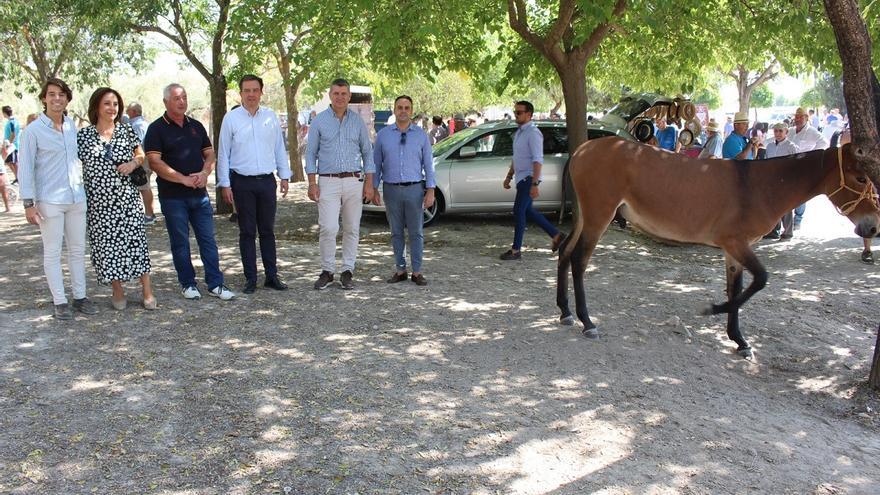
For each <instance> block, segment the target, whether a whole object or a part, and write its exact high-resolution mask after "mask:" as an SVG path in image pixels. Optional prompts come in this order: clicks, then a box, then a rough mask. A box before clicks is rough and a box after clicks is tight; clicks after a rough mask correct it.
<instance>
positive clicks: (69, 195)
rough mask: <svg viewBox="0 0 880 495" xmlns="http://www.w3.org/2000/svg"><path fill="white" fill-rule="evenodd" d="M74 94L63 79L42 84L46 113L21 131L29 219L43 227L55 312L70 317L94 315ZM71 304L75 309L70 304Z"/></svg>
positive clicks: (21, 179) (22, 175) (24, 198)
mask: <svg viewBox="0 0 880 495" xmlns="http://www.w3.org/2000/svg"><path fill="white" fill-rule="evenodd" d="M71 98H73V93H72V92H71V91H70V88H69V87H68V86H67V84H65V83H64V81H62V80H61V79H57V78H50V79H49V80H48V81H46V83H45V84H43V88H42V90H41V91H40V100H41V101H42V102H43V108H44V111H43V113H42V114H40V116H39V117H38V118H37V120H36V121H35V122H34V123H33V124H31V125H29V126H27V128H25V130H24V132H23V133H22V135H21V150H20V151H19V184H20V185H19V187H20V188H21V189H20V190H21V197H22V202H23V204H24V208H25V210H24V212H25V216H26V217H27V220H28V222H30V223H32V224H34V225H38V226H39V227H40V234H41V236H42V239H43V269H44V270H45V272H46V280H47V282H48V283H49V290H50V291H51V292H52V302H53V304H54V305H55V311H54V316H55V318H57V319H59V320H70V319H72V318H73V312H72V310H73V311H77V312H80V313H83V314H89V315H90V314H95V313H97V308H96V307H95V306H94V304H92V302H91V301H89V299H88V297H86V268H85V250H86V193H85V189H84V188H83V181H82V166H81V164H80V161H79V158H78V157H77V146H76V125H75V124H74V122H73V120H72V119H71V118H70V117H68V116H66V115H65V113H64V112H65V110H66V109H67V105H68V103H70V100H71ZM65 241H66V243H67V254H68V257H67V264H68V269H69V271H70V282H71V289H72V292H73V304H72V305H69V304H68V302H67V296H66V295H65V291H64V275H63V273H62V270H61V246H62V242H65ZM71 306H72V307H71Z"/></svg>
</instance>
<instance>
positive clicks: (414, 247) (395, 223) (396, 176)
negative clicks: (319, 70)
mask: <svg viewBox="0 0 880 495" xmlns="http://www.w3.org/2000/svg"><path fill="white" fill-rule="evenodd" d="M412 111H413V101H412V98H410V97H409V96H406V95H403V96H398V97H397V99H395V100H394V118H395V121H396V122H395V123H394V124H391V125H390V126H387V127H383V128H382V130H380V131H379V134H378V135H377V136H376V145H375V146H374V148H373V162H374V163H375V165H376V175H375V176H374V177H373V186H375V187H379V182H382V183H383V184H384V185H383V193H384V196H385V215H386V216H387V217H388V224H389V225H391V247H392V248H393V249H394V269H395V271H394V274H393V275H391V278H389V279H388V280H387V282H388V283H390V284H394V283H397V282H402V281H404V280H406V256H405V254H404V253H405V249H404V248H405V247H406V243H405V241H404V237H403V229H404V227H406V230H407V231H408V232H409V258H410V263H411V264H412V271H413V273H412V278H411V280H412V281H413V282H415V284H416V285H428V281H427V280H425V277H424V276H423V275H422V249H423V245H424V235H423V234H422V222H423V210H424V209H425V208H430V207H431V205H433V204H434V187H435V182H434V158H433V155H432V153H431V138H430V137H428V134H427V133H426V132H425V131H423V130H422V129H421V128H420V127H418V126H415V125H411V124H412ZM373 203H374V204H376V205H380V204H382V200H381V199H379V195H378V194H376V195H374V196H373Z"/></svg>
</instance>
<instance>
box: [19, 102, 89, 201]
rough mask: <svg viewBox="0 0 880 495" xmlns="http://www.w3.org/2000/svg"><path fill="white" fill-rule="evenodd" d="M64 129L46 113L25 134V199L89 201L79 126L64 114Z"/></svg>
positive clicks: (22, 172)
mask: <svg viewBox="0 0 880 495" xmlns="http://www.w3.org/2000/svg"><path fill="white" fill-rule="evenodd" d="M63 119H64V120H63V123H62V125H61V131H58V130H56V129H55V123H54V122H52V119H50V118H49V117H48V116H47V115H46V114H45V113H41V114H40V116H39V117H38V118H37V120H36V121H34V122H33V123H32V124H31V125H29V126H27V127H26V128H25V129H24V131H23V132H22V135H21V150H19V153H18V182H19V184H21V185H20V186H19V187H20V188H21V197H22V199H33V200H34V201H38V202H43V203H52V204H57V205H70V204H74V203H80V202H82V201H85V200H86V190H85V188H84V187H83V179H82V163H81V162H80V161H79V156H78V155H77V145H76V125H75V124H74V123H73V119H71V118H70V117H68V116H66V115H65V116H64V117H63Z"/></svg>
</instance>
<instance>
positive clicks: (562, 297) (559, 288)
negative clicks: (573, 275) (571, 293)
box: [556, 237, 576, 326]
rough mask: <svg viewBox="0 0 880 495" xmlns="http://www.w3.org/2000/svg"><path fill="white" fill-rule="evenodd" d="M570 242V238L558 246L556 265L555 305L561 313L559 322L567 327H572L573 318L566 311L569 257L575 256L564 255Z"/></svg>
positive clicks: (569, 312) (567, 310)
mask: <svg viewBox="0 0 880 495" xmlns="http://www.w3.org/2000/svg"><path fill="white" fill-rule="evenodd" d="M570 242H573V239H572V238H571V237H568V238H567V239H565V240H564V241H562V245H561V246H559V262H558V264H557V265H556V305H557V306H558V307H559V310H560V311H562V314H561V315H560V316H559V322H560V323H561V324H563V325H568V326H571V325H574V317H573V316H572V315H571V310H570V309H568V268H569V267H570V266H571V257H572V256H575V255H576V254H575V253H574V251H572V252H571V253H568V254H566V247H567V246H568V243H570Z"/></svg>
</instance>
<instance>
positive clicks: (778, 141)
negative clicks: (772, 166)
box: [764, 122, 799, 240]
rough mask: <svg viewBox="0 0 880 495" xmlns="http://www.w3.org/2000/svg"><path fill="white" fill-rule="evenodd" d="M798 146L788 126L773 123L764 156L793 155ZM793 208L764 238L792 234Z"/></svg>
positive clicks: (789, 237)
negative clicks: (770, 137)
mask: <svg viewBox="0 0 880 495" xmlns="http://www.w3.org/2000/svg"><path fill="white" fill-rule="evenodd" d="M798 151H799V150H798V147H797V145H795V144H794V143H792V142H791V141H790V140H789V139H788V126H787V125H785V123H783V122H778V123H776V124H774V125H773V138H772V139H770V140H769V141H768V143H767V153H766V155H765V158H767V159H771V158H778V157H782V156H788V155H795V154H797V153H798ZM793 222H794V210H792V211H789V212H788V213H786V214H785V215H784V216H783V217H782V219H781V220H780V221H779V222H777V223H776V227H774V228H773V230H772V231H770V233H769V234H767V235H765V236H764V239H782V240H788V239H791V238H792V237H793V236H794V227H793V225H792V224H793Z"/></svg>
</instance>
